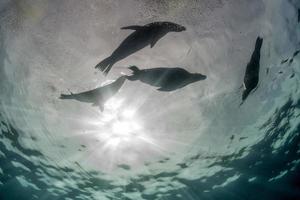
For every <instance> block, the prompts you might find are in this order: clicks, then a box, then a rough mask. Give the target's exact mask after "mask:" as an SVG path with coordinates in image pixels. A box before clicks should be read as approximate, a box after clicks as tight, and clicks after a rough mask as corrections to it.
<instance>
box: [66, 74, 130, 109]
mask: <svg viewBox="0 0 300 200" xmlns="http://www.w3.org/2000/svg"><path fill="white" fill-rule="evenodd" d="M125 80H126V76H121V77H119V78H118V79H117V80H115V81H114V82H112V83H110V84H108V85H104V86H102V87H99V88H96V89H93V90H89V91H85V92H81V93H77V94H73V93H71V94H61V96H60V99H75V100H77V101H81V102H86V103H93V106H99V108H100V110H101V111H103V110H104V104H105V102H106V101H107V100H108V99H109V98H111V97H112V96H113V95H115V94H116V93H117V92H118V91H119V90H120V88H121V87H122V85H123V84H124V81H125Z"/></svg>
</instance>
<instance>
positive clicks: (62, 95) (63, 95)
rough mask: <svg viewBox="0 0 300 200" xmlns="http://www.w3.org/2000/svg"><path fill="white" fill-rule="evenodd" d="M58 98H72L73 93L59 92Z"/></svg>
mask: <svg viewBox="0 0 300 200" xmlns="http://www.w3.org/2000/svg"><path fill="white" fill-rule="evenodd" d="M59 98H60V99H73V94H61V95H60V97H59Z"/></svg>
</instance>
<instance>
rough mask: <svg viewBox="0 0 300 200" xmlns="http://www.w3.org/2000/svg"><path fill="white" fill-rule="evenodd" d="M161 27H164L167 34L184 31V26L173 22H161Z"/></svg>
mask: <svg viewBox="0 0 300 200" xmlns="http://www.w3.org/2000/svg"><path fill="white" fill-rule="evenodd" d="M161 25H162V26H164V27H166V28H167V30H168V31H169V32H182V31H185V30H186V28H185V27H184V26H182V25H179V24H176V23H173V22H162V24H161Z"/></svg>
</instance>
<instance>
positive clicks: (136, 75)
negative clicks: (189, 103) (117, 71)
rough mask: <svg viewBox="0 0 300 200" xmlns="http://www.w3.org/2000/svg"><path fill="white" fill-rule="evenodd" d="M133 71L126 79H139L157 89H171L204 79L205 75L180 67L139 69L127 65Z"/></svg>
mask: <svg viewBox="0 0 300 200" xmlns="http://www.w3.org/2000/svg"><path fill="white" fill-rule="evenodd" d="M129 69H131V70H132V71H133V74H132V75H131V76H128V77H127V79H128V80H130V81H135V80H140V81H142V82H144V83H147V84H149V85H152V86H156V87H159V88H158V90H159V91H172V90H176V89H179V88H182V87H184V86H186V85H188V84H190V83H193V82H196V81H200V80H204V79H206V76H205V75H202V74H197V73H189V72H188V71H186V70H185V69H182V68H152V69H143V70H140V69H139V68H138V67H136V66H131V67H129Z"/></svg>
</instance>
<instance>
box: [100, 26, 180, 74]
mask: <svg viewBox="0 0 300 200" xmlns="http://www.w3.org/2000/svg"><path fill="white" fill-rule="evenodd" d="M121 29H130V30H135V31H134V32H133V33H131V34H130V35H129V36H128V37H127V38H126V39H125V40H124V41H123V42H122V43H121V44H120V45H119V47H118V48H117V49H116V50H115V51H114V52H113V53H112V54H111V55H110V56H109V57H107V58H105V59H104V60H102V61H101V62H100V63H98V64H97V65H96V66H95V68H98V69H100V70H101V71H103V73H104V74H105V75H106V74H107V73H108V72H109V70H110V69H111V68H112V66H113V65H114V64H115V63H116V62H118V61H119V60H122V59H124V58H126V57H128V56H129V55H131V54H133V53H135V52H137V51H139V50H141V49H143V48H144V47H146V46H147V45H149V44H150V47H151V48H152V47H153V46H154V45H155V44H156V42H157V41H158V40H159V39H160V38H162V37H163V36H164V35H166V34H167V33H169V32H181V31H184V30H186V28H185V27H184V26H181V25H179V24H175V23H172V22H153V23H150V24H146V25H145V26H137V25H134V26H127V27H122V28H121Z"/></svg>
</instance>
